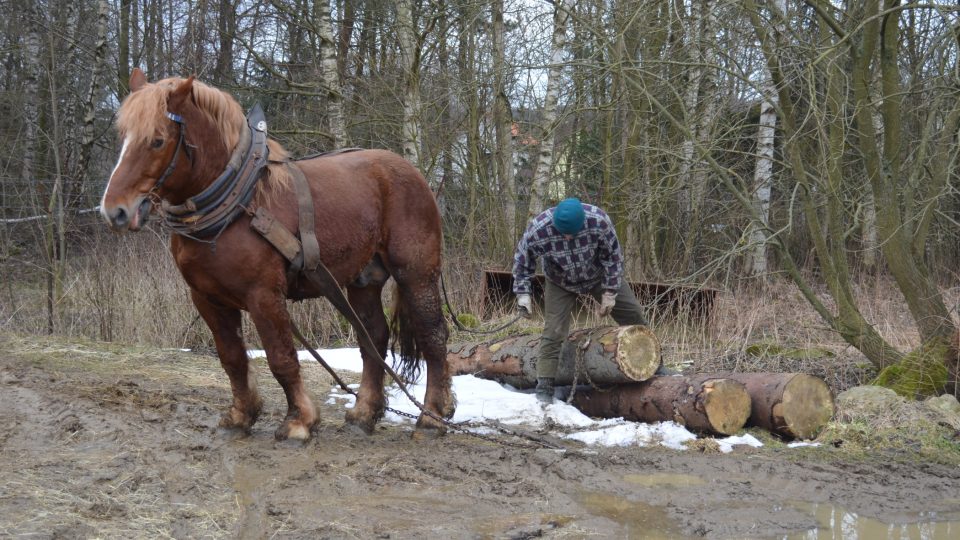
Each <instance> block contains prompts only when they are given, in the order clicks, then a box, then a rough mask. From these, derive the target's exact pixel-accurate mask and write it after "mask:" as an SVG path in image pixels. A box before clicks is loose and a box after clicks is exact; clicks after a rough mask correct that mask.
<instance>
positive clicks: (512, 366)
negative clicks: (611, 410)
mask: <svg viewBox="0 0 960 540" xmlns="http://www.w3.org/2000/svg"><path fill="white" fill-rule="evenodd" d="M539 351H540V336H539V335H526V336H514V337H509V338H506V339H502V340H498V341H492V342H485V343H480V344H475V345H469V344H468V345H460V346H453V347H451V348H450V349H449V352H448V353H447V363H448V364H449V365H450V369H451V371H452V373H453V374H454V375H465V374H471V375H476V376H478V377H481V378H484V379H492V380H496V381H499V382H501V383H505V384H509V385H511V386H513V387H516V388H532V387H533V386H535V385H536V383H537V354H538V353H539ZM578 364H579V367H578ZM659 367H660V342H659V341H658V340H657V338H656V336H654V334H653V332H651V331H650V330H649V329H648V328H646V327H644V326H603V327H599V328H593V329H587V330H578V331H576V332H573V333H571V334H570V336H569V337H568V338H567V340H566V341H564V343H563V348H562V349H561V351H560V365H559V366H558V368H557V378H556V380H555V383H556V384H558V385H570V384H573V382H574V379H576V382H577V383H584V384H589V383H591V382H592V383H594V384H598V385H609V384H621V383H626V382H635V381H644V380H646V379H649V378H650V377H652V376H653V374H654V373H656V371H657V368H659Z"/></svg>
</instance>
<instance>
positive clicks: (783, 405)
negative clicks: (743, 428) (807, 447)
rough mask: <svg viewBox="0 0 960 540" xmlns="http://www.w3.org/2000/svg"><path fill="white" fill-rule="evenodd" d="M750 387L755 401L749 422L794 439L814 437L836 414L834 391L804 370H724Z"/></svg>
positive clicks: (747, 387)
mask: <svg viewBox="0 0 960 540" xmlns="http://www.w3.org/2000/svg"><path fill="white" fill-rule="evenodd" d="M717 377H725V378H727V379H731V380H734V381H737V382H740V383H743V385H744V386H745V387H746V389H747V392H748V393H749V394H750V399H751V401H752V402H753V405H752V407H751V410H750V419H749V420H748V421H747V425H749V426H756V427H759V428H763V429H766V430H767V431H770V432H771V433H776V434H778V435H782V436H784V437H787V438H790V439H812V438H814V437H816V436H817V434H819V433H820V430H822V429H823V428H824V426H826V425H827V422H829V421H830V420H831V419H832V418H833V412H834V405H833V394H832V393H831V392H830V388H829V387H828V386H827V383H825V382H823V380H821V379H819V378H817V377H814V376H812V375H807V374H804V373H724V374H722V375H717Z"/></svg>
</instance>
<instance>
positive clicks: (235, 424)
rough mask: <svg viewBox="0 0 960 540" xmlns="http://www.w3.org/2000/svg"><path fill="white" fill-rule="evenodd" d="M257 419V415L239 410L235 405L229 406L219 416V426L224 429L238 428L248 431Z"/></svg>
mask: <svg viewBox="0 0 960 540" xmlns="http://www.w3.org/2000/svg"><path fill="white" fill-rule="evenodd" d="M256 421H257V416H256V415H253V414H247V413H244V412H241V411H240V409H237V408H236V407H230V408H229V409H227V411H226V412H224V413H223V415H221V416H220V422H219V424H218V426H219V427H221V428H223V429H226V430H239V431H244V432H249V431H250V428H251V427H253V424H254V422H256Z"/></svg>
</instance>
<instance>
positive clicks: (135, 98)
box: [117, 77, 289, 187]
mask: <svg viewBox="0 0 960 540" xmlns="http://www.w3.org/2000/svg"><path fill="white" fill-rule="evenodd" d="M183 82H185V79H181V78H179V77H171V78H168V79H163V80H160V81H157V82H155V83H148V84H146V85H144V86H143V87H141V88H140V89H139V90H137V91H136V92H132V93H130V95H129V96H127V98H126V99H125V100H124V102H123V104H122V105H121V106H120V110H119V111H118V112H117V130H118V131H119V132H120V136H121V137H122V138H125V139H127V140H128V141H129V142H130V143H132V144H147V143H149V141H150V140H152V139H153V138H154V137H156V136H157V135H158V134H160V133H162V132H163V128H164V127H165V126H166V124H167V123H168V122H170V119H169V118H167V116H166V112H167V99H168V98H169V96H170V93H171V92H173V91H174V90H175V89H176V88H177V87H178V86H180V85H181V84H182V83H183ZM193 101H194V103H196V105H197V108H199V109H200V111H202V112H203V113H204V114H205V115H207V117H208V119H209V120H210V121H211V122H213V124H214V125H216V126H217V128H218V132H219V133H220V136H221V138H222V140H223V144H224V146H225V147H226V148H227V149H228V151H230V152H232V151H233V149H234V148H235V147H236V146H237V143H238V142H239V140H240V130H241V129H242V128H243V127H244V126H245V125H246V118H245V117H244V115H243V109H241V108H240V104H239V103H237V101H236V100H235V99H233V97H232V96H231V95H230V94H228V93H226V92H223V91H222V90H218V89H216V88H213V87H212V86H208V85H206V84H204V83H202V82H200V81H196V80H195V81H193ZM187 129H189V126H187ZM268 145H269V149H270V161H271V162H277V161H285V160H286V159H287V157H288V154H287V151H286V150H284V148H283V147H282V146H280V143H278V142H276V141H274V140H272V139H271V140H269V141H268ZM269 169H270V175H269V178H270V181H271V183H272V184H274V186H276V187H279V186H285V185H286V184H287V181H288V178H289V175H288V174H287V172H286V167H285V166H283V165H279V164H277V163H271V165H270V166H269Z"/></svg>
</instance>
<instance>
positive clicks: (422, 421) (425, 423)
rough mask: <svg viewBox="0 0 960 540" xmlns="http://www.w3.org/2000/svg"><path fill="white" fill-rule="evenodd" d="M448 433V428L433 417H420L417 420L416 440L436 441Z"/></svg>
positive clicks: (414, 434)
mask: <svg viewBox="0 0 960 540" xmlns="http://www.w3.org/2000/svg"><path fill="white" fill-rule="evenodd" d="M446 432H447V426H446V424H444V423H443V422H440V421H439V420H437V419H436V418H433V417H432V416H427V415H425V414H422V415H420V418H418V419H417V429H416V430H414V432H413V435H412V437H413V439H414V440H426V439H436V438H438V437H441V436H443V435H444V434H445V433H446Z"/></svg>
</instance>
